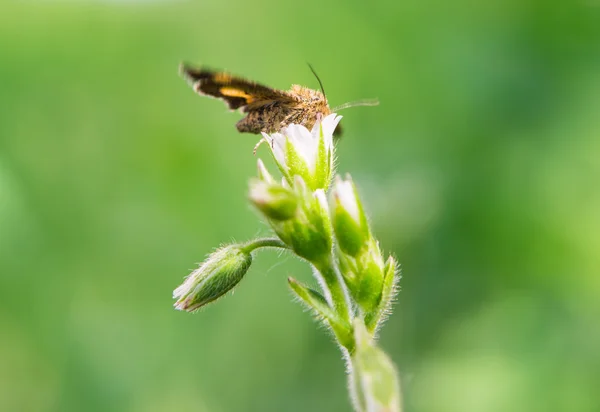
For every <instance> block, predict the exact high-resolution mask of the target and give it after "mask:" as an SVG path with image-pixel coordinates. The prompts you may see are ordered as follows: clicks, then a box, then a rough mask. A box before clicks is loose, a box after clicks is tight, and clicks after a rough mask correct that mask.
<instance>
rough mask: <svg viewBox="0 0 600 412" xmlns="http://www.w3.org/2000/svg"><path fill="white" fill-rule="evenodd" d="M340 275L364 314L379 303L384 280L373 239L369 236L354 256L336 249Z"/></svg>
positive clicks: (380, 259)
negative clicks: (364, 244)
mask: <svg viewBox="0 0 600 412" xmlns="http://www.w3.org/2000/svg"><path fill="white" fill-rule="evenodd" d="M338 262H339V264H340V271H341V273H342V277H343V278H344V281H345V282H346V286H348V290H349V292H350V295H351V296H352V298H353V299H354V301H355V302H356V303H357V304H358V306H359V307H360V309H361V311H362V312H363V313H365V314H368V313H371V312H373V311H374V310H375V309H376V308H377V307H378V305H379V302H380V300H381V293H382V288H383V281H384V263H383V257H382V255H381V251H380V250H379V246H378V245H377V242H376V241H375V239H373V238H371V239H370V240H369V242H368V243H367V245H366V246H365V248H363V251H362V252H361V253H360V254H358V255H357V256H356V257H352V256H349V255H347V254H345V253H343V252H341V251H338Z"/></svg>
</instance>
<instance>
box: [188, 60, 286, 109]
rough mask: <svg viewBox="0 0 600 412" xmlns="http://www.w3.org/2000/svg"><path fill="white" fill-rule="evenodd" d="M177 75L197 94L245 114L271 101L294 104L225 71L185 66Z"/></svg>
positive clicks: (283, 94) (280, 93)
mask: <svg viewBox="0 0 600 412" xmlns="http://www.w3.org/2000/svg"><path fill="white" fill-rule="evenodd" d="M180 72H181V74H182V76H183V77H184V78H185V79H186V80H187V81H188V83H190V85H191V86H192V88H193V89H194V90H195V91H196V92H197V93H199V94H203V95H207V96H212V97H216V98H218V99H223V100H224V101H225V103H227V105H228V106H229V108H230V109H231V110H236V109H241V110H242V111H244V112H248V111H249V110H251V109H255V108H258V107H261V106H264V105H267V104H269V103H272V102H274V101H278V102H282V103H283V102H293V101H295V99H294V98H293V97H292V96H290V95H289V94H288V93H287V92H285V91H282V90H277V89H272V88H270V87H267V86H263V85H262V84H259V83H256V82H252V81H250V80H246V79H242V78H240V77H235V76H233V75H231V74H229V73H226V72H219V71H213V70H210V69H207V68H203V67H197V68H195V67H190V66H188V65H186V64H182V65H181V66H180Z"/></svg>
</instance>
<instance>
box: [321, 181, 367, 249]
mask: <svg viewBox="0 0 600 412" xmlns="http://www.w3.org/2000/svg"><path fill="white" fill-rule="evenodd" d="M331 194H332V196H331V199H330V200H331V215H332V216H331V220H332V224H333V229H334V231H335V236H336V238H337V243H338V246H339V248H340V249H341V250H342V251H343V252H344V253H345V254H347V255H350V256H352V257H357V256H358V255H359V254H360V253H361V251H362V250H363V249H364V248H365V247H366V244H367V242H368V241H369V239H370V238H371V234H370V231H369V224H368V222H367V217H366V215H365V213H364V211H363V208H362V205H361V203H360V200H359V198H358V194H357V192H356V187H355V186H354V183H353V182H352V179H351V178H350V176H349V175H347V176H346V180H342V179H341V178H340V177H339V176H337V177H336V179H335V183H334V185H333V189H332V191H331Z"/></svg>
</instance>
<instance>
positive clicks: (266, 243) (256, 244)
mask: <svg viewBox="0 0 600 412" xmlns="http://www.w3.org/2000/svg"><path fill="white" fill-rule="evenodd" d="M263 247H274V248H279V249H289V247H288V246H287V245H286V244H285V243H283V242H282V241H281V240H279V238H276V237H263V238H260V239H252V240H250V241H248V242H247V243H246V244H245V245H244V246H243V247H242V250H243V251H244V252H246V253H250V252H253V251H255V250H256V249H260V248H263Z"/></svg>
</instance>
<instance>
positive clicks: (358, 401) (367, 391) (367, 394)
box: [350, 319, 401, 412]
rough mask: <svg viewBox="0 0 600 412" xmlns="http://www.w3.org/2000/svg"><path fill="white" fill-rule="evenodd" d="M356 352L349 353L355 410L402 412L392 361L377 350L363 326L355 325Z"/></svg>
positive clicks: (398, 383) (355, 323) (397, 379)
mask: <svg viewBox="0 0 600 412" xmlns="http://www.w3.org/2000/svg"><path fill="white" fill-rule="evenodd" d="M354 336H355V341H356V350H355V351H354V353H353V354H352V356H351V358H350V360H351V369H352V370H351V373H350V380H351V381H350V391H351V394H352V399H353V401H354V403H355V409H357V410H359V411H369V412H399V411H400V410H401V394H400V379H399V378H398V373H397V372H396V368H395V367H394V364H393V363H392V360H391V359H390V358H389V357H388V355H386V353H385V352H384V351H382V350H381V349H380V348H378V347H377V346H376V345H375V343H374V342H373V338H372V337H371V335H370V334H369V333H368V332H367V330H366V328H365V325H364V324H363V323H362V322H361V321H360V320H359V319H356V320H355V322H354Z"/></svg>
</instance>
